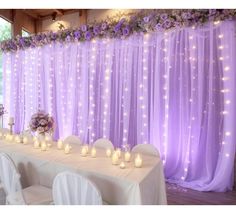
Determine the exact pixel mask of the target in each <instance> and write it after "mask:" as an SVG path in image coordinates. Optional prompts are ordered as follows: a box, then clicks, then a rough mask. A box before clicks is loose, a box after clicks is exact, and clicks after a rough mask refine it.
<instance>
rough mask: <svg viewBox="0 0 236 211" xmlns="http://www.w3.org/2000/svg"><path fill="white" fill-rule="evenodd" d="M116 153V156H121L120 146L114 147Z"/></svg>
mask: <svg viewBox="0 0 236 211" xmlns="http://www.w3.org/2000/svg"><path fill="white" fill-rule="evenodd" d="M116 154H117V156H118V158H120V157H121V150H120V148H117V149H116Z"/></svg>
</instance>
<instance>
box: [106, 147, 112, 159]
mask: <svg viewBox="0 0 236 211" xmlns="http://www.w3.org/2000/svg"><path fill="white" fill-rule="evenodd" d="M106 155H107V157H111V149H107V150H106Z"/></svg>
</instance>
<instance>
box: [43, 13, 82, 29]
mask: <svg viewBox="0 0 236 211" xmlns="http://www.w3.org/2000/svg"><path fill="white" fill-rule="evenodd" d="M79 19H80V17H79V12H76V13H71V14H66V15H63V16H61V17H58V18H57V19H56V21H52V19H46V20H43V21H42V31H58V30H59V28H58V22H59V23H61V24H63V25H64V26H65V28H77V27H79V25H80V24H79Z"/></svg>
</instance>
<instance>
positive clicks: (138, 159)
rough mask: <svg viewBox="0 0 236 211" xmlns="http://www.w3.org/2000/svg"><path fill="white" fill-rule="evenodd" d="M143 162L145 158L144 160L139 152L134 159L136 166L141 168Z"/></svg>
mask: <svg viewBox="0 0 236 211" xmlns="http://www.w3.org/2000/svg"><path fill="white" fill-rule="evenodd" d="M142 163H143V160H142V158H141V156H140V155H139V154H138V155H137V157H136V158H135V160H134V166H135V167H136V168H141V167H142Z"/></svg>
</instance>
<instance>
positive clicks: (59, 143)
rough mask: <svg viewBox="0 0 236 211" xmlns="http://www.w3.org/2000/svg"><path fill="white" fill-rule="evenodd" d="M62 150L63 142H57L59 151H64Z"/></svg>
mask: <svg viewBox="0 0 236 211" xmlns="http://www.w3.org/2000/svg"><path fill="white" fill-rule="evenodd" d="M62 148H63V141H62V140H60V139H59V140H58V142H57V149H62Z"/></svg>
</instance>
